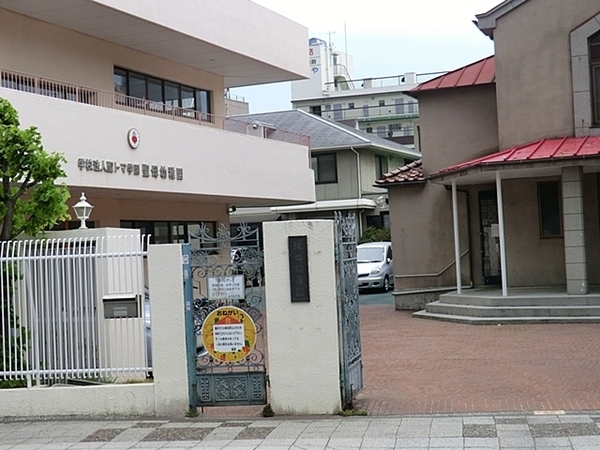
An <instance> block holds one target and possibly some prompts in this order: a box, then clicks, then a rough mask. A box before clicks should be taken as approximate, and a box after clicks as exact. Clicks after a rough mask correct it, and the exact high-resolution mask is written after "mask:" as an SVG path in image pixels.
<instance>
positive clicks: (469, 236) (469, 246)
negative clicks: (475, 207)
mask: <svg viewBox="0 0 600 450" xmlns="http://www.w3.org/2000/svg"><path fill="white" fill-rule="evenodd" d="M445 187H446V189H447V190H452V187H451V186H445ZM456 192H461V193H463V194H465V202H466V207H467V250H468V253H469V277H470V278H471V281H470V283H469V287H468V288H472V287H473V286H474V283H473V252H472V250H473V248H472V247H473V242H472V241H473V239H472V235H473V231H472V229H471V199H470V195H469V191H468V190H467V189H458V187H457V188H456ZM463 255H464V253H463ZM461 256H462V255H461Z"/></svg>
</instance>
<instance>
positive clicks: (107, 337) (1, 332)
mask: <svg viewBox="0 0 600 450" xmlns="http://www.w3.org/2000/svg"><path fill="white" fill-rule="evenodd" d="M147 242H148V241H147V237H145V236H142V238H141V239H140V236H139V235H135V234H132V235H128V236H109V237H86V238H67V239H45V240H30V241H14V242H2V243H0V294H1V295H2V297H1V301H0V381H2V380H26V382H27V385H28V386H30V385H31V384H32V383H36V384H40V383H43V382H52V381H55V380H64V379H69V378H85V379H115V378H119V377H127V378H131V377H144V376H146V375H148V373H149V372H150V371H151V369H152V368H151V362H150V358H149V351H150V348H149V343H150V324H149V320H150V318H149V315H148V317H145V316H146V315H147V314H149V309H148V308H149V304H147V300H148V299H147V295H145V293H144V285H145V283H144V279H145V276H144V264H145V262H144V257H145V255H146V250H147Z"/></svg>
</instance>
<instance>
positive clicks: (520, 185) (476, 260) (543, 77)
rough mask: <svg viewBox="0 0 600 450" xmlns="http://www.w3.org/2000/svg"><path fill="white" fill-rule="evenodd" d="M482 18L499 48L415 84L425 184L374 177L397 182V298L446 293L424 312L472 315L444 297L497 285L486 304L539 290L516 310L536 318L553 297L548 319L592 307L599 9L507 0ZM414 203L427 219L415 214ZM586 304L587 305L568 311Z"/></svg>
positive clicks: (407, 301)
mask: <svg viewBox="0 0 600 450" xmlns="http://www.w3.org/2000/svg"><path fill="white" fill-rule="evenodd" d="M477 19H478V21H477V24H478V26H479V28H480V29H481V30H482V32H483V33H484V34H486V35H487V36H489V37H491V38H492V39H493V40H494V44H495V55H494V56H493V57H491V58H486V59H485V60H482V61H478V62H476V63H473V64H471V65H469V66H466V67H463V68H460V69H458V70H456V71H453V72H451V73H449V74H446V75H444V76H442V77H439V78H437V79H434V80H430V81H428V82H426V83H423V84H421V85H420V86H418V87H417V88H415V89H413V90H411V91H410V95H413V96H415V97H416V98H418V99H419V104H420V123H421V150H422V152H423V160H422V165H421V166H420V167H419V170H420V175H421V177H422V179H421V180H420V182H418V183H416V182H414V181H413V182H411V180H408V179H407V178H406V176H405V174H406V173H407V172H408V170H407V168H400V169H398V170H396V171H393V172H392V173H391V174H390V176H388V177H384V179H382V180H380V181H379V182H378V183H377V184H378V185H380V186H384V185H387V186H388V188H389V192H390V204H391V216H392V224H393V225H392V239H393V242H394V246H395V248H394V250H395V252H396V253H397V254H401V255H403V256H404V258H396V259H395V265H396V266H395V270H394V273H395V276H396V279H395V285H396V291H397V292H396V300H397V307H398V308H419V307H422V306H423V304H424V303H427V302H431V301H433V300H436V299H437V298H440V301H439V302H436V303H440V302H441V303H442V304H443V305H437V306H432V307H431V308H429V307H428V309H427V311H428V312H429V313H430V315H433V316H436V315H439V316H444V315H446V316H448V315H454V316H455V317H457V316H461V315H468V314H471V313H470V312H466V309H467V308H466V307H464V308H462V309H461V308H459V307H458V305H456V304H451V303H452V301H450V300H448V299H449V298H450V294H442V295H441V297H440V293H443V292H445V291H448V290H452V291H454V293H455V294H456V293H458V294H460V293H461V291H462V289H463V288H465V287H470V286H475V287H476V288H477V287H487V286H490V287H494V286H496V287H497V288H498V289H499V290H500V291H498V292H499V294H498V298H495V297H494V298H493V301H491V303H489V304H493V303H494V301H496V300H497V301H498V302H500V303H502V302H504V303H502V304H508V301H505V299H507V298H510V296H511V292H520V294H523V291H522V289H528V290H529V291H526V292H536V291H537V292H540V291H543V292H545V294H544V295H543V296H542V297H538V298H537V299H536V301H537V302H538V303H537V307H538V309H537V310H536V309H535V307H534V306H532V305H533V304H534V303H535V302H532V299H533V295H532V294H524V295H521V296H519V297H518V299H515V298H513V299H512V300H511V301H512V302H513V303H514V305H513V306H515V305H517V306H521V307H524V308H523V310H524V311H526V312H528V313H531V314H534V313H535V311H537V314H542V313H540V310H539V307H546V306H548V305H546V304H542V303H543V302H544V301H546V300H547V299H550V298H553V299H554V300H553V301H555V303H556V304H557V305H560V307H562V308H563V309H562V311H563V312H562V313H559V312H557V311H554V310H551V309H548V308H546V310H547V311H546V314H550V315H560V314H567V315H568V314H571V315H573V316H574V315H580V316H584V317H585V316H589V315H596V316H598V315H599V314H598V312H596V311H595V310H593V308H595V307H596V306H595V305H596V303H597V300H598V298H597V295H595V293H594V292H595V291H594V289H595V288H594V287H595V286H598V285H600V271H599V270H598V269H599V267H600V227H599V225H598V223H599V220H598V216H599V211H598V209H599V207H598V198H599V195H598V192H599V186H600V184H599V178H598V173H599V172H600V141H599V140H598V138H596V137H595V136H596V135H597V134H598V131H597V128H595V124H596V123H597V119H596V117H597V113H596V111H597V110H598V108H597V105H596V103H597V100H596V99H597V98H598V97H596V96H595V89H596V84H595V75H596V69H595V67H596V66H595V61H596V57H597V55H596V48H595V45H596V40H598V38H597V36H598V35H599V34H600V25H598V21H597V19H598V5H597V3H595V2H593V1H581V2H576V3H569V4H568V5H567V4H564V3H562V2H560V1H558V0H556V1H553V0H550V1H542V0H520V1H516V2H515V1H505V2H502V3H501V4H499V5H498V6H497V7H495V8H493V9H492V10H491V11H488V12H487V13H484V14H481V15H478V16H477ZM450 112H452V114H450ZM416 204H418V205H419V206H420V208H421V211H422V212H423V214H420V215H418V216H416V215H411V216H410V217H407V215H406V214H404V212H405V211H406V210H407V208H410V206H411V205H413V206H414V205H416ZM424 229H426V230H427V233H426V237H423V230H424ZM419 236H421V239H420V240H419V239H417V238H418V237H419ZM415 241H417V242H415ZM455 294H452V295H455ZM485 295H487V294H485ZM552 296H554V297H552ZM455 298H456V297H455ZM486 298H488V300H489V299H490V298H492V297H486ZM540 298H542V300H540ZM544 299H546V300H544ZM463 300H464V298H463ZM461 301H462V300H461ZM478 301H479V300H478ZM465 302H466V304H467V306H471V307H472V308H471V309H472V310H476V311H477V314H498V311H497V310H496V311H492V309H493V308H489V304H488V306H482V305H481V304H478V305H475V304H469V301H465ZM473 302H475V300H473ZM515 302H516V303H515ZM539 302H542V303H539ZM580 302H585V304H586V305H588V306H589V308H588V309H585V310H583V309H581V308H580V309H578V310H574V309H569V308H570V307H573V306H574V305H580V304H581V303H580ZM449 304H450V306H448V305H449ZM432 305H433V304H432ZM438 306H444V307H445V308H444V309H442V308H441V307H440V308H439V309H438V310H436V309H435V308H436V307H438ZM463 306H464V305H463ZM525 307H526V308H525ZM527 308H530V309H527ZM548 311H550V312H548ZM565 311H566V312H565ZM542 315H543V314H542ZM546 319H547V317H546ZM561 319H564V317H561Z"/></svg>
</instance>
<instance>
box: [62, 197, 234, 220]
mask: <svg viewBox="0 0 600 450" xmlns="http://www.w3.org/2000/svg"><path fill="white" fill-rule="evenodd" d="M111 194H113V195H111ZM71 195H72V197H71V198H70V199H69V202H68V203H69V213H70V214H71V216H72V220H77V218H76V217H75V213H74V212H73V208H72V205H74V204H75V203H77V202H78V201H79V196H80V195H81V193H80V192H79V191H78V190H76V189H71ZM85 195H86V197H87V199H88V202H89V203H90V204H92V205H93V206H94V209H93V210H92V215H91V216H90V219H89V221H88V222H94V224H95V226H96V227H120V226H121V220H136V221H145V220H147V221H174V222H176V221H181V222H217V223H225V224H226V223H228V222H229V213H228V210H227V205H226V204H222V203H216V204H210V203H200V202H192V201H187V202H185V201H182V202H169V201H166V200H149V199H144V198H137V199H136V198H127V197H123V195H122V194H121V195H119V196H116V195H114V193H112V192H108V193H107V192H104V191H102V190H91V191H90V190H86V191H85Z"/></svg>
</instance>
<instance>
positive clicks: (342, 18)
mask: <svg viewBox="0 0 600 450" xmlns="http://www.w3.org/2000/svg"><path fill="white" fill-rule="evenodd" d="M252 1H253V2H254V3H258V4H260V5H262V6H264V7H266V8H269V9H270V10H272V11H275V12H277V13H279V14H281V15H282V16H285V17H288V18H289V19H291V20H293V21H295V22H298V23H300V24H302V25H304V26H305V27H307V28H308V37H309V38H311V37H316V38H320V39H323V40H324V41H330V40H331V43H332V44H333V46H334V47H335V48H337V49H338V50H339V51H341V52H344V51H346V49H347V52H348V54H350V55H352V56H353V58H354V73H353V78H365V77H373V78H377V77H386V76H394V75H399V74H403V73H405V72H416V73H418V74H419V73H421V74H422V73H429V72H440V71H447V70H453V69H457V68H459V67H461V66H464V65H466V64H469V63H471V62H474V61H477V60H479V59H482V58H485V57H487V56H490V55H492V54H493V53H494V46H493V42H492V41H491V40H490V39H489V38H488V37H487V36H485V35H484V34H483V33H481V31H479V29H478V28H477V27H476V26H475V25H474V24H473V20H475V15H476V14H481V13H484V12H487V11H489V10H490V9H492V8H493V7H494V6H496V5H497V4H499V3H501V0H368V1H365V2H349V1H347V0H346V1H342V0H252ZM307 63H308V58H307ZM231 93H232V94H235V95H239V96H242V97H244V98H245V100H246V101H247V102H249V103H250V112H253V113H257V112H267V111H281V110H286V109H291V107H292V105H291V103H290V96H291V88H290V83H289V82H285V83H275V84H270V85H262V86H251V87H246V88H235V89H232V90H231Z"/></svg>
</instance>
